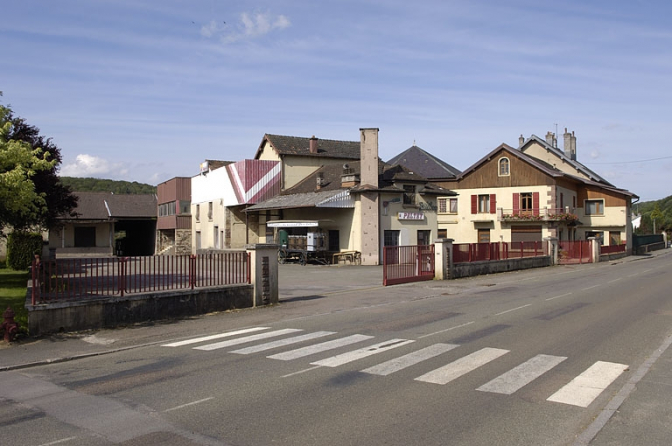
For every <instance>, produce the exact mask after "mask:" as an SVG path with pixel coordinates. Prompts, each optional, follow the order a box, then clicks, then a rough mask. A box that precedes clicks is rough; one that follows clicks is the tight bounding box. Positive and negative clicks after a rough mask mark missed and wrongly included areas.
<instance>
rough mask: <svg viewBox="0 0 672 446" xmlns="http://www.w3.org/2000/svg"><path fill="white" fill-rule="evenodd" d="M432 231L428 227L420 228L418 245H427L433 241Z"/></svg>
mask: <svg viewBox="0 0 672 446" xmlns="http://www.w3.org/2000/svg"><path fill="white" fill-rule="evenodd" d="M431 237H432V231H428V230H426V229H421V230H418V245H421V246H427V245H429V244H430V243H431V241H430V239H431Z"/></svg>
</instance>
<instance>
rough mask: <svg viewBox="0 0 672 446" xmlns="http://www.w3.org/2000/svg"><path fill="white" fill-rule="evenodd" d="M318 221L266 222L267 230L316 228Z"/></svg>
mask: <svg viewBox="0 0 672 446" xmlns="http://www.w3.org/2000/svg"><path fill="white" fill-rule="evenodd" d="M319 225H320V222H319V221H318V220H271V221H267V222H266V226H267V227H269V228H316V227H318V226H319Z"/></svg>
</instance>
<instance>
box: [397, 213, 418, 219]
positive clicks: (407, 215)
mask: <svg viewBox="0 0 672 446" xmlns="http://www.w3.org/2000/svg"><path fill="white" fill-rule="evenodd" d="M397 217H398V218H399V220H424V219H425V214H423V213H422V212H399V214H398V216H397Z"/></svg>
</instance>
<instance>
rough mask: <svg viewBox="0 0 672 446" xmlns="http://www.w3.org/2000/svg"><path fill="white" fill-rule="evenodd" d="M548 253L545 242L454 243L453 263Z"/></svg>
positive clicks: (536, 255)
mask: <svg viewBox="0 0 672 446" xmlns="http://www.w3.org/2000/svg"><path fill="white" fill-rule="evenodd" d="M545 255H548V245H547V243H545V242H496V243H456V244H453V263H464V262H483V261H492V260H507V259H520V258H523V257H538V256H545Z"/></svg>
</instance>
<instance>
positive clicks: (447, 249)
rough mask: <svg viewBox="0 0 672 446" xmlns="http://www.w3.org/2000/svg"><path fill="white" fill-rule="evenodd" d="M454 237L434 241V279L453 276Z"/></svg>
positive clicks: (444, 278)
mask: <svg viewBox="0 0 672 446" xmlns="http://www.w3.org/2000/svg"><path fill="white" fill-rule="evenodd" d="M453 241H454V240H453V239H452V238H440V239H438V240H436V241H435V242H434V279H436V280H447V279H450V278H452V277H453Z"/></svg>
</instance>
